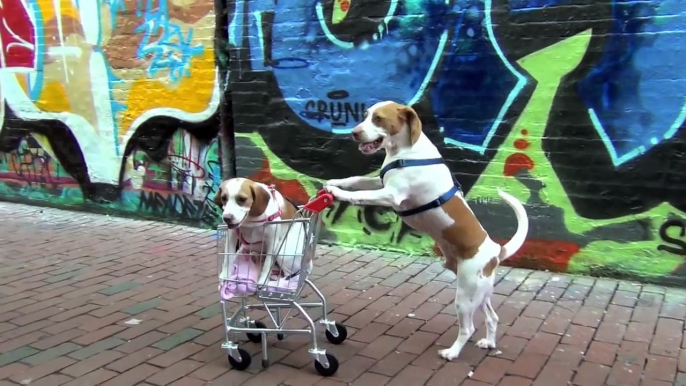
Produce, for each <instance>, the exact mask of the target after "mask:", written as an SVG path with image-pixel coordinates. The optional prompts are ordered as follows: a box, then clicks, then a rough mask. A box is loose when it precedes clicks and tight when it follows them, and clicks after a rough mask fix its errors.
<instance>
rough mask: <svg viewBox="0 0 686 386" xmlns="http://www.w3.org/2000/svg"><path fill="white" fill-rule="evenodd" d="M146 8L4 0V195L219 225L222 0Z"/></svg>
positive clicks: (162, 0) (0, 81)
mask: <svg viewBox="0 0 686 386" xmlns="http://www.w3.org/2000/svg"><path fill="white" fill-rule="evenodd" d="M77 3H78V5H75V4H77ZM147 3H150V2H141V1H137V0H122V1H111V0H110V1H81V2H74V1H61V2H54V1H51V0H5V1H3V6H2V7H0V19H2V20H3V22H4V23H5V24H3V25H5V27H2V29H0V34H1V35H2V42H3V47H2V48H3V49H2V52H1V53H0V54H1V55H2V59H3V60H2V67H3V68H2V70H1V71H2V74H1V75H0V95H1V96H2V99H3V103H1V104H0V122H1V124H2V125H1V126H0V196H2V197H3V198H4V199H10V200H21V201H24V202H30V203H33V204H39V205H57V206H61V207H67V208H74V209H88V210H96V211H108V212H113V213H128V214H133V215H136V216H154V217H157V218H163V219H168V220H170V221H171V220H174V221H176V220H186V221H190V222H192V223H194V224H197V225H204V226H213V225H214V223H215V208H214V206H213V204H212V203H211V199H212V197H213V195H214V194H213V192H214V189H215V187H216V185H217V184H218V181H219V179H220V178H221V171H220V168H219V159H218V146H217V141H216V137H217V132H218V124H217V114H216V111H217V106H218V104H219V87H218V84H217V77H216V72H217V71H216V65H215V55H214V39H213V37H214V26H215V17H214V3H213V2H212V1H210V0H194V1H184V2H179V1H176V0H159V1H155V2H153V3H155V6H154V7H153V8H150V7H149V6H148V5H146V4H147ZM179 3H182V4H181V5H180V4H179ZM25 43H26V44H25ZM34 47H35V49H34Z"/></svg>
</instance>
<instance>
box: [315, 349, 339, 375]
mask: <svg viewBox="0 0 686 386" xmlns="http://www.w3.org/2000/svg"><path fill="white" fill-rule="evenodd" d="M326 359H328V360H329V367H328V368H324V366H322V364H321V363H319V361H316V360H315V361H314V368H315V369H317V372H318V373H319V375H321V376H322V377H330V376H332V375H334V374H336V371H338V359H336V357H335V356H333V355H331V354H326Z"/></svg>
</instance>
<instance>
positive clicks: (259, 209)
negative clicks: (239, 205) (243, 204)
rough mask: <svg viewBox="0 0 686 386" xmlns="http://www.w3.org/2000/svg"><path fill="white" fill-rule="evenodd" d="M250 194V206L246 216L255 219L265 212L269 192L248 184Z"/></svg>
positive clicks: (258, 186) (256, 185)
mask: <svg viewBox="0 0 686 386" xmlns="http://www.w3.org/2000/svg"><path fill="white" fill-rule="evenodd" d="M250 194H251V195H252V205H251V206H250V212H248V216H250V217H257V216H260V215H262V214H263V213H264V211H266V210H267V205H268V204H269V192H268V191H267V190H266V189H265V188H263V187H262V186H260V185H258V184H250Z"/></svg>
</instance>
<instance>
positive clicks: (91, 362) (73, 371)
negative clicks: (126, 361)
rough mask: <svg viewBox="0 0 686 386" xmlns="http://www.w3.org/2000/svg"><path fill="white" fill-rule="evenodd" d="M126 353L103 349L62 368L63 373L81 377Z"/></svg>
mask: <svg viewBox="0 0 686 386" xmlns="http://www.w3.org/2000/svg"><path fill="white" fill-rule="evenodd" d="M123 356H124V354H122V353H120V352H117V351H103V352H100V353H98V354H95V355H93V356H92V357H89V358H87V359H84V360H82V361H79V362H77V363H75V364H73V365H71V366H69V367H67V368H64V369H62V371H61V372H62V374H66V375H69V376H70V377H74V378H79V377H82V376H84V375H86V374H88V373H90V372H92V371H95V370H97V369H99V368H101V367H104V366H105V365H108V364H110V363H112V362H114V361H116V360H117V359H119V358H121V357H123Z"/></svg>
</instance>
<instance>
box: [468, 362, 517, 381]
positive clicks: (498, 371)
mask: <svg viewBox="0 0 686 386" xmlns="http://www.w3.org/2000/svg"><path fill="white" fill-rule="evenodd" d="M511 366H512V362H510V361H508V360H507V359H502V358H495V357H487V358H486V359H484V360H483V362H481V363H479V365H478V366H477V367H476V369H475V370H474V375H473V376H472V379H474V380H477V381H482V382H485V383H488V384H492V385H495V384H497V383H498V382H499V381H500V379H501V378H502V377H503V376H505V373H506V372H507V371H508V370H509V369H510V367H511Z"/></svg>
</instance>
